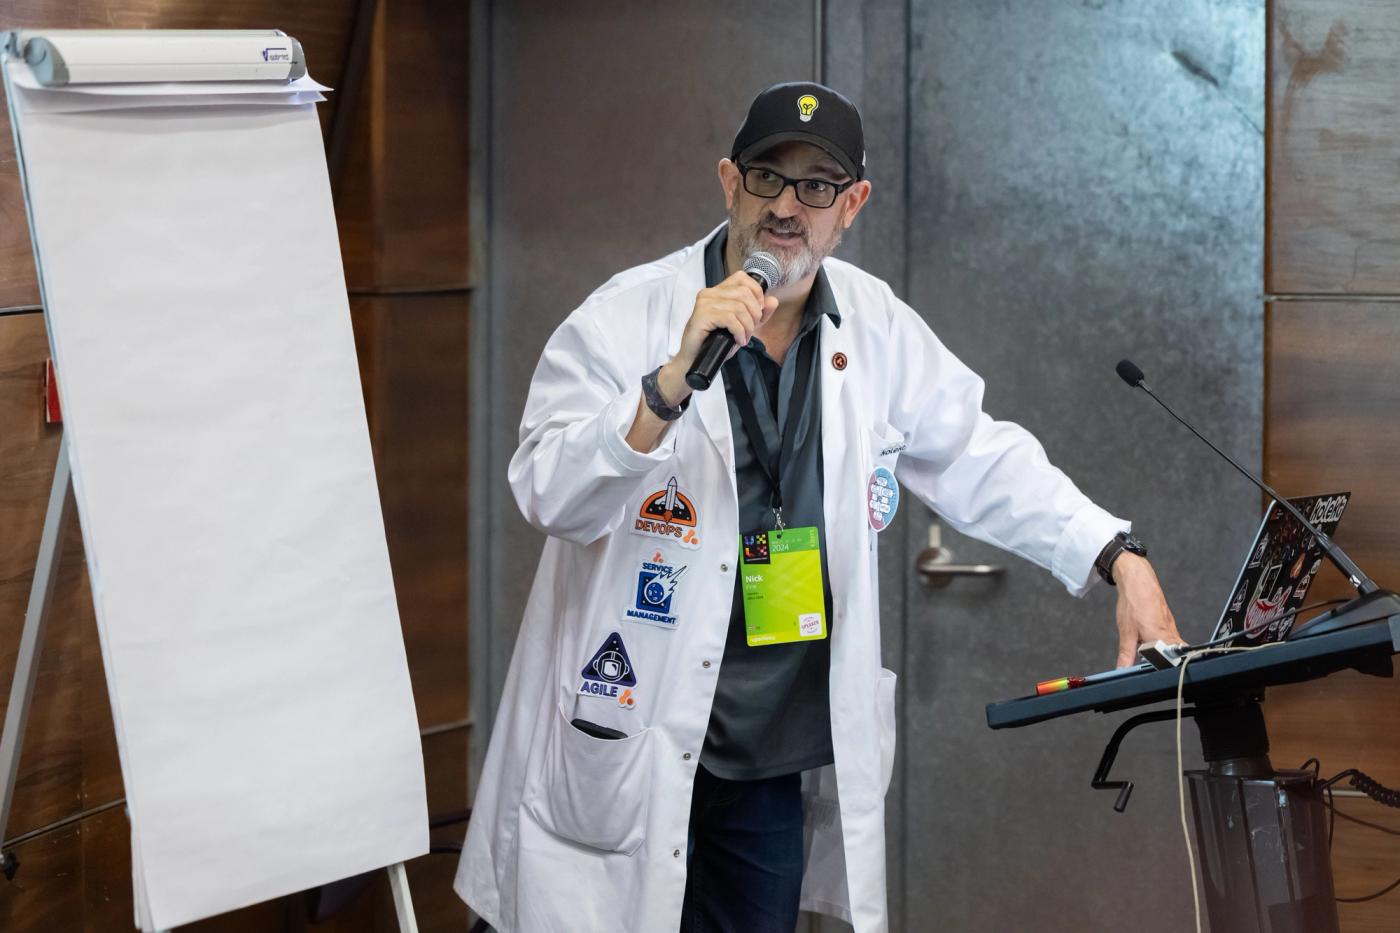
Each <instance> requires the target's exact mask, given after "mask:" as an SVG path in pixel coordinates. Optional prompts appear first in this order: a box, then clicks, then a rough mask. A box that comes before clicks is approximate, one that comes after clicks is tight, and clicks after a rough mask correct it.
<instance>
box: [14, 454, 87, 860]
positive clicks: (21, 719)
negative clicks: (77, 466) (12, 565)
mask: <svg viewBox="0 0 1400 933" xmlns="http://www.w3.org/2000/svg"><path fill="white" fill-rule="evenodd" d="M72 511H73V484H72V477H71V475H70V473H69V471H68V435H67V433H66V432H65V433H64V435H63V438H62V439H61V440H60V441H59V445H58V462H57V463H56V464H55V465H54V471H53V487H52V489H51V490H50V492H49V508H48V512H47V514H45V516H44V530H43V533H42V534H41V535H40V537H39V558H38V560H37V561H35V564H34V582H33V584H32V585H31V586H30V588H29V607H28V608H27V609H26V610H25V613H24V630H23V632H22V633H21V634H20V639H19V653H18V655H17V656H16V658H15V677H14V680H13V681H12V682H11V683H10V704H9V706H7V707H6V708H5V732H4V734H3V736H0V780H3V781H4V784H3V785H0V834H2V833H3V832H4V830H5V828H6V827H7V826H9V823H10V804H11V803H13V801H14V795H15V778H16V776H17V775H18V774H19V753H20V749H21V748H22V747H23V745H24V728H25V725H26V724H27V723H28V720H29V704H30V701H31V700H32V699H33V698H34V682H35V680H37V679H38V676H39V649H40V647H42V645H43V641H44V626H45V624H47V622H48V618H49V609H50V607H51V605H52V603H53V591H54V584H55V583H56V582H57V580H58V564H59V560H60V559H61V558H62V556H63V534H64V531H65V530H66V529H67V527H68V518H69V516H70V515H71V514H72ZM0 865H3V869H4V872H5V877H6V878H13V877H14V873H15V871H16V870H17V869H18V868H19V860H18V859H17V858H15V856H14V854H13V853H11V852H5V853H3V855H0Z"/></svg>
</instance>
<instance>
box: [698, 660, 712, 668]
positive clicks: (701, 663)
mask: <svg viewBox="0 0 1400 933" xmlns="http://www.w3.org/2000/svg"><path fill="white" fill-rule="evenodd" d="M700 666H701V667H703V668H705V670H709V669H710V662H709V661H701V662H700Z"/></svg>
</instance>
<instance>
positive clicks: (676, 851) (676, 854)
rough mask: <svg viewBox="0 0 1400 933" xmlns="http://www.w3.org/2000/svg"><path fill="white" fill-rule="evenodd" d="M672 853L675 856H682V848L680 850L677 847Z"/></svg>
mask: <svg viewBox="0 0 1400 933" xmlns="http://www.w3.org/2000/svg"><path fill="white" fill-rule="evenodd" d="M671 855H672V856H673V857H674V858H680V857H681V850H680V849H676V850H675V851H674V852H672V853H671Z"/></svg>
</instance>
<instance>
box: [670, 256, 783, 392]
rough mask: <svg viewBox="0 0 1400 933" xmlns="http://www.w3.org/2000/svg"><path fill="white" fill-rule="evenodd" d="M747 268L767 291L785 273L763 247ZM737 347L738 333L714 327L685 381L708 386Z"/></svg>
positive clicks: (697, 387) (698, 387)
mask: <svg viewBox="0 0 1400 933" xmlns="http://www.w3.org/2000/svg"><path fill="white" fill-rule="evenodd" d="M744 271H745V272H747V273H748V274H749V278H751V279H753V280H754V281H755V282H757V283H758V287H759V288H761V289H763V293H764V294H765V295H766V294H768V289H770V288H772V287H773V283H775V282H778V281H779V280H781V279H782V277H783V267H782V266H780V265H779V264H778V260H777V259H776V258H774V256H773V254H772V253H765V252H763V251H762V250H759V251H758V252H755V253H751V254H750V255H749V258H748V259H745V260H744ZM733 348H734V335H733V334H731V333H730V332H729V331H727V330H725V329H724V328H723V327H719V328H716V329H715V330H712V331H710V335H709V336H708V337H706V338H705V341H704V343H702V344H700V352H699V353H698V354H696V357H695V362H693V363H691V364H690V371H689V372H687V373H686V374H685V384H686V385H688V386H690V387H691V388H692V389H694V390H695V391H697V392H703V391H704V390H706V389H708V388H709V387H710V384H711V383H712V382H714V381H715V376H716V375H718V374H719V368H720V367H721V366H723V365H724V359H725V357H727V356H728V355H729V351H730V350H732V349H733Z"/></svg>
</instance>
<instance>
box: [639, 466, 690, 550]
mask: <svg viewBox="0 0 1400 933" xmlns="http://www.w3.org/2000/svg"><path fill="white" fill-rule="evenodd" d="M632 533H633V534H638V535H642V536H644V537H653V538H664V539H665V540H667V541H671V542H674V543H676V544H679V545H680V546H681V547H683V548H689V549H690V550H695V549H696V548H698V547H699V546H700V510H699V509H698V508H696V506H695V503H694V502H693V501H691V499H690V497H689V496H687V495H686V494H685V493H683V492H681V489H680V486H678V485H677V484H676V478H675V477H674V476H672V477H671V479H670V481H669V482H668V483H666V488H665V489H659V490H657V491H656V492H653V493H650V494H648V495H647V497H646V498H645V499H643V500H642V506H641V508H640V509H638V510H637V515H636V516H635V517H634V518H633V519H632Z"/></svg>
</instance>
